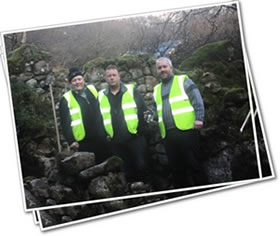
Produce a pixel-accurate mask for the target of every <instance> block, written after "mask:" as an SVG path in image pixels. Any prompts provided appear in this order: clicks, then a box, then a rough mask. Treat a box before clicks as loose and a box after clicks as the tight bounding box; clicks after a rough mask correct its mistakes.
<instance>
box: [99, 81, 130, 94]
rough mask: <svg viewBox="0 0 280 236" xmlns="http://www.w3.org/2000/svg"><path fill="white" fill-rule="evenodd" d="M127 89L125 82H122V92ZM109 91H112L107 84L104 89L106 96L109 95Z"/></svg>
mask: <svg viewBox="0 0 280 236" xmlns="http://www.w3.org/2000/svg"><path fill="white" fill-rule="evenodd" d="M126 90H127V88H126V87H125V85H124V83H123V82H121V87H120V91H121V93H124V92H126ZM109 92H110V89H109V86H107V88H106V89H105V90H104V94H105V95H106V96H108V94H109Z"/></svg>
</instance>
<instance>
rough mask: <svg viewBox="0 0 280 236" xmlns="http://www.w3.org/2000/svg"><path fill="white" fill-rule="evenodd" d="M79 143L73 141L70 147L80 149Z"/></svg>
mask: <svg viewBox="0 0 280 236" xmlns="http://www.w3.org/2000/svg"><path fill="white" fill-rule="evenodd" d="M79 146H80V145H79V143H78V142H73V143H72V144H71V145H70V148H72V149H74V150H78V149H79Z"/></svg>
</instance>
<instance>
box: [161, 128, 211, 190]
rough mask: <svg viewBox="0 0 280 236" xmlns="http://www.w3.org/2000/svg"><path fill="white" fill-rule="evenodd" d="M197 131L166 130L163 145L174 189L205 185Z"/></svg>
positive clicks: (205, 179)
mask: <svg viewBox="0 0 280 236" xmlns="http://www.w3.org/2000/svg"><path fill="white" fill-rule="evenodd" d="M199 135H200V134H199V131H198V130H195V129H191V130H186V131H180V130H178V129H171V130H167V132H166V137H165V139H163V144H164V146H165V149H166V153H167V156H168V161H169V165H170V168H171V172H172V176H173V184H174V187H176V188H180V187H190V186H198V185H204V184H207V178H206V175H205V173H204V171H203V167H202V164H201V161H200V147H199Z"/></svg>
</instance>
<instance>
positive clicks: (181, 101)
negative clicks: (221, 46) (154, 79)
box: [154, 75, 195, 138]
mask: <svg viewBox="0 0 280 236" xmlns="http://www.w3.org/2000/svg"><path fill="white" fill-rule="evenodd" d="M187 78H188V76H187V75H176V76H174V78H173V81H172V85H171V88H170V92H169V98H168V99H169V104H170V107H171V112H172V116H173V119H174V123H175V126H176V127H177V128H178V129H179V130H188V129H192V128H193V126H194V122H195V112H194V108H193V106H192V105H191V103H190V100H189V97H188V95H187V94H186V92H185V89H184V81H185V79H187ZM161 87H162V83H160V84H158V85H156V86H155V87H154V100H155V102H156V106H157V114H158V123H159V128H160V134H161V137H162V138H165V136H166V130H165V126H164V122H163V117H162V96H161Z"/></svg>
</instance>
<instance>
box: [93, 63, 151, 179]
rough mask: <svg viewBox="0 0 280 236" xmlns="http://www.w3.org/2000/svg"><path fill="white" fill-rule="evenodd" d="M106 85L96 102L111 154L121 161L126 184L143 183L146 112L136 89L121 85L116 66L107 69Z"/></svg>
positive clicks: (145, 165) (145, 173) (145, 150)
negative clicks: (130, 182)
mask: <svg viewBox="0 0 280 236" xmlns="http://www.w3.org/2000/svg"><path fill="white" fill-rule="evenodd" d="M106 82H107V84H108V87H107V88H106V89H103V90H101V91H100V93H99V97H98V99H99V104H100V110H101V114H102V118H103V124H104V127H105V130H106V132H107V138H108V140H109V142H110V143H111V148H112V152H113V154H114V155H117V156H119V157H121V158H122V159H123V161H124V170H125V172H126V176H127V179H128V180H129V181H145V179H146V177H147V164H146V153H147V142H146V139H145V137H144V135H143V132H144V130H143V129H144V126H145V125H146V122H145V121H144V112H145V111H147V110H148V109H147V107H146V105H145V103H144V99H143V97H142V96H141V95H140V93H139V92H138V91H137V89H136V88H135V86H134V85H133V84H124V83H122V82H121V80H120V75H119V72H118V68H117V67H116V66H115V65H109V66H108V67H107V68H106Z"/></svg>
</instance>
